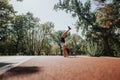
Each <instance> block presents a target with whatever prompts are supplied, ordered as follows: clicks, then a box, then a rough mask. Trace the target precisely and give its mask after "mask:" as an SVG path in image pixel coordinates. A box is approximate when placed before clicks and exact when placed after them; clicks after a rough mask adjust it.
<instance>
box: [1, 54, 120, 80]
mask: <svg viewBox="0 0 120 80" xmlns="http://www.w3.org/2000/svg"><path fill="white" fill-rule="evenodd" d="M0 80H120V58H112V57H86V56H76V57H67V58H64V57H62V56H38V57H35V58H32V59H30V60H28V61H26V62H24V63H22V64H20V65H18V66H16V67H14V68H12V69H10V70H9V71H7V72H5V73H4V74H2V75H0Z"/></svg>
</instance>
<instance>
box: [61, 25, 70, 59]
mask: <svg viewBox="0 0 120 80" xmlns="http://www.w3.org/2000/svg"><path fill="white" fill-rule="evenodd" d="M70 30H71V28H70V27H69V26H68V29H67V30H66V31H65V32H64V33H63V34H62V36H61V46H62V49H63V55H64V57H67V56H68V48H67V46H66V45H65V37H66V35H67V33H68V32H69V31H70Z"/></svg>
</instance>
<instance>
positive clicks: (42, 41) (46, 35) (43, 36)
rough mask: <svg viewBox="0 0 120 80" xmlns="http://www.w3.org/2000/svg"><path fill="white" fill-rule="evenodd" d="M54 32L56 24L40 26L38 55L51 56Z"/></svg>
mask: <svg viewBox="0 0 120 80" xmlns="http://www.w3.org/2000/svg"><path fill="white" fill-rule="evenodd" d="M53 30H54V24H53V23H52V22H46V23H43V24H40V26H39V28H38V30H37V31H38V32H39V33H38V34H37V36H38V39H39V40H38V43H39V44H38V51H37V52H38V55H40V54H42V53H44V54H49V52H50V48H51V44H50V43H51V33H52V31H53Z"/></svg>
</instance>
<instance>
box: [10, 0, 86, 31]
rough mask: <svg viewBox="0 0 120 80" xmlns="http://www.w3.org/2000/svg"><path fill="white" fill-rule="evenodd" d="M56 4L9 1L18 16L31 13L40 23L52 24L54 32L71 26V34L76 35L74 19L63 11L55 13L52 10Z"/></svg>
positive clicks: (50, 1)
mask: <svg viewBox="0 0 120 80" xmlns="http://www.w3.org/2000/svg"><path fill="white" fill-rule="evenodd" d="M83 1H85V0H83ZM58 2H59V0H23V2H16V0H11V1H10V4H12V5H13V7H14V9H15V11H18V14H22V13H27V12H31V13H33V15H34V16H35V17H38V18H39V19H40V23H45V22H47V21H50V22H53V23H54V25H55V28H54V29H55V30H56V31H58V30H66V29H67V26H71V28H72V29H71V33H76V29H75V26H74V24H75V22H76V19H75V18H73V17H72V16H71V15H70V14H68V13H66V12H65V11H61V10H60V11H57V12H56V11H55V10H54V9H53V8H54V5H55V4H56V3H58Z"/></svg>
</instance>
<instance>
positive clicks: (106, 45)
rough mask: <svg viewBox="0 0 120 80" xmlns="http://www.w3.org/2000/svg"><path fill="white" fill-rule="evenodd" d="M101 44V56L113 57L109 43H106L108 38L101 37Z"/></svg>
mask: <svg viewBox="0 0 120 80" xmlns="http://www.w3.org/2000/svg"><path fill="white" fill-rule="evenodd" d="M103 44H104V53H103V55H104V56H114V55H113V53H112V51H111V49H110V46H109V43H108V36H104V37H103Z"/></svg>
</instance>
